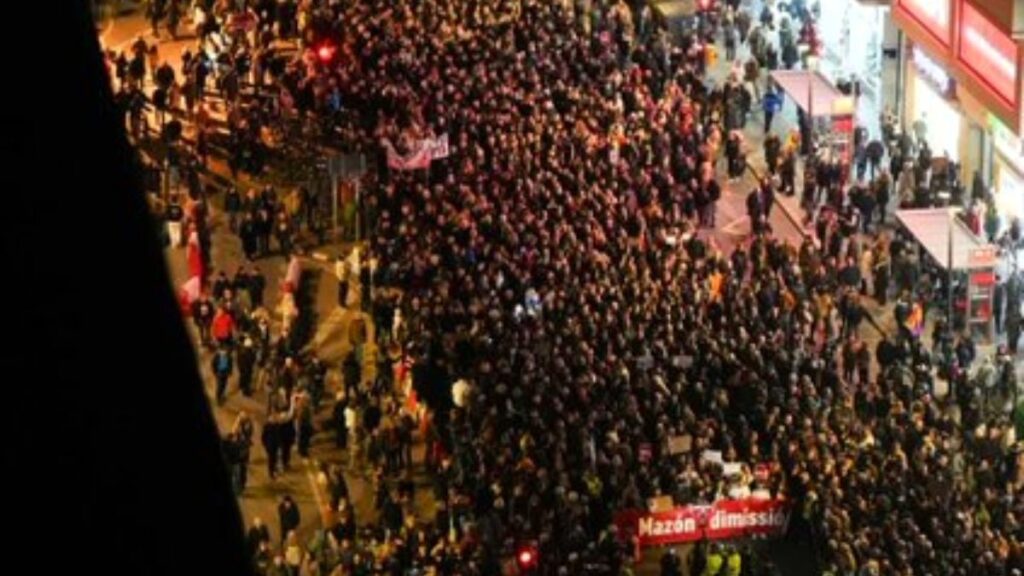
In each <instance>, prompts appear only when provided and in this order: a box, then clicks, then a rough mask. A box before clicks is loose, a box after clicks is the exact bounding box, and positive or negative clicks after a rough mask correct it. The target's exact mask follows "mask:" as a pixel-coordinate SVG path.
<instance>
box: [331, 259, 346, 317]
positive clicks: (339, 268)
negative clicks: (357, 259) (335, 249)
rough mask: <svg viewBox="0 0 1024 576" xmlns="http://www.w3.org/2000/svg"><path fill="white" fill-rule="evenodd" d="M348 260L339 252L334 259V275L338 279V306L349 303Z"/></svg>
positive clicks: (342, 306)
mask: <svg viewBox="0 0 1024 576" xmlns="http://www.w3.org/2000/svg"><path fill="white" fill-rule="evenodd" d="M348 268H349V266H348V262H346V261H345V258H344V257H343V256H342V255H341V254H339V255H338V259H337V260H335V261H334V276H335V277H336V278H337V279H338V306H340V307H341V308H344V307H345V306H346V304H347V303H348Z"/></svg>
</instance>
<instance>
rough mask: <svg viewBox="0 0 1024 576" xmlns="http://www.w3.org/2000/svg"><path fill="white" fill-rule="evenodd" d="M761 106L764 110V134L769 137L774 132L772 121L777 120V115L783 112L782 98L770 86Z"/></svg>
mask: <svg viewBox="0 0 1024 576" xmlns="http://www.w3.org/2000/svg"><path fill="white" fill-rule="evenodd" d="M761 106H762V109H763V110H764V133H765V136H767V135H768V134H769V133H770V132H771V131H772V120H773V119H774V118H775V114H777V113H778V112H779V111H780V110H782V98H781V97H780V96H779V94H778V92H776V91H775V90H774V89H773V88H772V87H771V86H769V87H768V89H767V90H766V91H765V93H764V98H763V99H762V100H761Z"/></svg>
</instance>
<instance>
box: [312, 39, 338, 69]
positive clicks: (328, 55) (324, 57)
mask: <svg viewBox="0 0 1024 576" xmlns="http://www.w3.org/2000/svg"><path fill="white" fill-rule="evenodd" d="M337 51H338V48H337V46H335V45H334V44H332V43H330V42H323V43H321V44H320V46H318V47H317V49H316V57H317V59H318V60H320V63H321V64H330V63H331V61H333V60H334V54H335V53H337Z"/></svg>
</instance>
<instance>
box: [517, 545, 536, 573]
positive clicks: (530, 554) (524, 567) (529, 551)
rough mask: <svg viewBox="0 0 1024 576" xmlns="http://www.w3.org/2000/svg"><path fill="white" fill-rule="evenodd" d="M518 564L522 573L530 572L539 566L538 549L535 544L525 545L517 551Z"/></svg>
mask: <svg viewBox="0 0 1024 576" xmlns="http://www.w3.org/2000/svg"><path fill="white" fill-rule="evenodd" d="M516 564H518V565H519V571H520V573H529V572H530V571H532V570H534V569H535V568H536V567H537V550H536V549H535V548H534V547H533V546H523V547H521V548H519V550H517V551H516Z"/></svg>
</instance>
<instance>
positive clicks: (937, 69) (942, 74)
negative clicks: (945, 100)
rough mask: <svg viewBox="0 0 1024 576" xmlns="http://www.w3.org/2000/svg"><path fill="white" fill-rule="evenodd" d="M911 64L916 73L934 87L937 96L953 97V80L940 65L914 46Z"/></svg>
mask: <svg viewBox="0 0 1024 576" xmlns="http://www.w3.org/2000/svg"><path fill="white" fill-rule="evenodd" d="M913 62H914V68H916V69H917V73H918V74H920V75H921V77H923V78H924V79H926V80H928V82H929V83H931V84H932V85H934V86H935V89H936V90H938V92H939V94H942V95H943V96H947V97H949V96H952V95H953V92H954V87H953V78H952V77H951V76H950V75H949V74H948V73H947V72H946V69H945V68H943V67H942V65H941V64H939V63H938V62H936V61H935V60H932V59H931V57H930V56H928V54H927V53H926V52H925V51H924V50H922V49H921V48H920V47H919V46H914V50H913Z"/></svg>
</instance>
